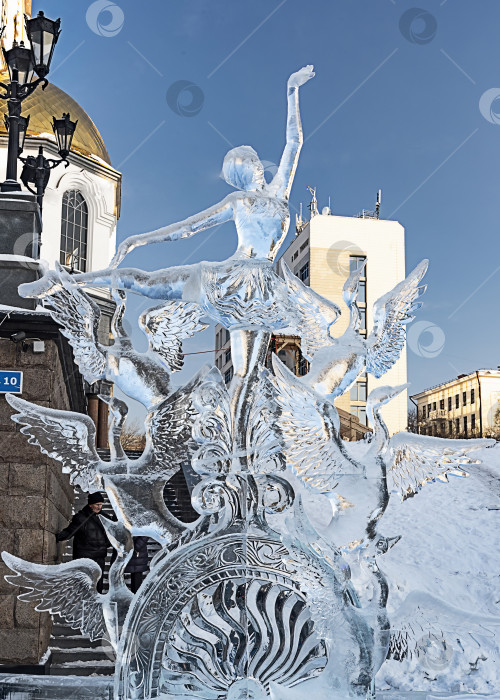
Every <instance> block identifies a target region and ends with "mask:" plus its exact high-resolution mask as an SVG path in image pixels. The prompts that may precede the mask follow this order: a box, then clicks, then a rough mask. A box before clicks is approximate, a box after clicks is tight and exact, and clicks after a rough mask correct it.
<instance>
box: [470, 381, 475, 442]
mask: <svg viewBox="0 0 500 700" xmlns="http://www.w3.org/2000/svg"><path fill="white" fill-rule="evenodd" d="M473 391H474V389H473ZM470 429H471V431H472V432H474V430H475V429H476V414H475V413H473V414H472V416H471V417H470Z"/></svg>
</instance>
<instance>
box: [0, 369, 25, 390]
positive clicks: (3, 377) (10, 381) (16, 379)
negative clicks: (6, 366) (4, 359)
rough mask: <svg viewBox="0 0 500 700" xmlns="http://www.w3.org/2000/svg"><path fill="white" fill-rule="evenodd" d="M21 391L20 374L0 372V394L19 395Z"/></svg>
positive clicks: (21, 379) (21, 374)
mask: <svg viewBox="0 0 500 700" xmlns="http://www.w3.org/2000/svg"><path fill="white" fill-rule="evenodd" d="M22 391H23V373H22V372H4V371H3V370H0V394H6V393H7V392H9V393H11V394H21V393H22Z"/></svg>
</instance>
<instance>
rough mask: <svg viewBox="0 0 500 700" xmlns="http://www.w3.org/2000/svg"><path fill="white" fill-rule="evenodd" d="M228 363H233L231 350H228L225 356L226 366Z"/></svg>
mask: <svg viewBox="0 0 500 700" xmlns="http://www.w3.org/2000/svg"><path fill="white" fill-rule="evenodd" d="M228 362H231V348H229V349H228V350H226V354H225V356H224V364H227V363H228Z"/></svg>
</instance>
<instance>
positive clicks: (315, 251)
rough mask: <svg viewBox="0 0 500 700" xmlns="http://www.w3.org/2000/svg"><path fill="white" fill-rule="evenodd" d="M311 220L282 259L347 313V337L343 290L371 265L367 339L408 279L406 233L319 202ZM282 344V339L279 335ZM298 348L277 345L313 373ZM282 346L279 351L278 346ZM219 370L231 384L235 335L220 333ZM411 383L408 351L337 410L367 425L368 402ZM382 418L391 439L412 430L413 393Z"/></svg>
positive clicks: (365, 283)
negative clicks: (376, 392)
mask: <svg viewBox="0 0 500 700" xmlns="http://www.w3.org/2000/svg"><path fill="white" fill-rule="evenodd" d="M310 208H311V218H310V220H309V221H308V222H306V223H304V222H302V221H301V220H300V219H299V220H298V222H297V233H296V236H295V239H294V240H293V242H292V243H291V244H290V246H289V247H288V248H287V249H286V250H285V252H284V253H283V256H282V258H281V259H280V262H278V272H280V264H281V260H284V261H285V262H286V263H287V265H288V267H289V268H290V270H291V271H292V272H293V273H294V274H296V275H297V276H298V277H299V278H300V279H301V280H302V281H303V282H304V283H305V284H307V285H309V286H311V288H312V289H314V291H316V292H318V293H319V294H321V295H322V296H324V297H325V298H327V299H329V300H331V301H334V302H335V303H336V304H338V305H339V306H340V307H341V308H342V311H343V313H342V316H341V317H340V318H339V319H338V321H337V322H336V324H335V326H334V327H333V335H335V336H336V337H338V336H341V335H342V333H343V332H344V331H345V330H346V328H347V326H348V323H349V313H348V310H347V307H346V306H345V304H344V302H343V299H342V287H343V286H344V283H345V281H346V280H347V278H348V277H349V275H350V273H351V272H353V271H354V270H356V269H357V267H358V266H359V265H360V264H361V263H362V262H364V261H365V260H366V267H365V277H363V278H362V279H361V283H360V289H359V295H358V306H359V308H360V311H361V320H362V323H363V324H364V334H365V335H366V334H369V333H370V331H371V329H372V326H373V318H372V307H373V304H374V302H375V301H376V300H377V299H378V298H379V297H381V296H382V295H383V294H386V292H388V291H390V290H391V289H392V288H393V287H394V286H395V285H396V284H398V282H401V281H402V280H403V279H404V277H405V239H404V228H403V227H402V226H401V224H400V223H398V222H397V221H387V220H382V219H380V218H378V211H377V212H366V211H363V212H362V213H361V214H360V215H359V216H357V217H348V216H333V215H332V214H331V213H330V209H329V208H328V207H325V208H324V209H323V211H322V213H321V214H320V213H318V210H317V203H316V199H315V197H314V198H313V202H312V203H311V206H310ZM278 339H279V336H278ZM297 343H298V341H296V342H295V343H293V342H291V340H290V339H289V338H288V337H287V339H286V343H280V342H279V341H278V342H277V343H276V341H275V344H276V347H275V348H273V350H276V351H277V353H278V355H279V356H280V358H281V359H282V360H283V361H285V362H286V363H287V364H288V366H290V367H291V368H292V369H293V368H294V365H295V369H296V371H297V373H298V374H303V373H305V372H306V371H307V363H306V362H305V360H303V359H302V358H300V354H299V355H297ZM278 346H279V347H278ZM215 361H216V365H217V366H218V367H219V369H220V370H221V372H222V375H223V376H224V378H225V380H226V382H227V381H229V380H230V379H231V376H232V364H231V350H230V342H229V333H226V331H225V329H223V328H222V327H221V326H217V328H216V356H215ZM406 380H407V369H406V350H405V349H404V350H403V352H402V353H401V357H400V359H399V360H398V361H397V362H396V363H395V365H394V366H393V367H392V368H391V369H390V370H389V372H387V373H386V374H385V375H384V376H383V377H382V378H381V379H375V378H374V377H372V376H371V375H368V376H367V375H363V376H362V377H360V378H359V379H358V381H357V382H356V385H355V386H354V387H353V388H352V389H351V391H350V392H348V393H347V394H345V395H344V396H341V397H339V398H338V399H337V400H336V402H335V405H336V406H337V407H338V408H340V409H342V410H343V411H346V412H347V413H350V414H352V415H354V416H355V417H356V418H357V419H358V420H359V422H360V423H361V424H366V398H367V395H368V393H369V392H370V391H371V390H372V389H374V388H375V387H377V386H383V385H385V384H390V385H393V386H396V385H399V384H405V383H406ZM382 414H383V416H384V419H385V421H386V423H387V426H388V428H389V431H390V433H391V434H393V433H396V432H398V431H400V430H405V429H406V426H407V416H408V411H407V392H406V391H404V392H402V393H401V394H400V395H399V396H397V397H396V398H395V399H393V400H392V401H391V402H390V403H389V404H387V405H386V406H384V408H383V409H382Z"/></svg>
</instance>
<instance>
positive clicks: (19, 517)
mask: <svg viewBox="0 0 500 700" xmlns="http://www.w3.org/2000/svg"><path fill="white" fill-rule="evenodd" d="M0 369H4V370H22V371H23V373H24V382H23V393H22V398H23V399H26V400H28V401H33V402H34V403H36V404H39V405H42V406H49V407H51V408H57V409H69V408H70V406H69V399H68V394H67V390H66V385H65V381H64V375H63V370H62V367H61V362H60V357H59V353H58V349H57V345H56V342H55V341H53V340H45V352H43V353H40V354H34V353H33V351H32V348H31V346H30V345H28V349H27V351H23V348H22V344H21V343H13V342H12V341H11V340H9V339H2V338H0ZM12 413H13V410H12V409H11V407H10V406H9V405H8V403H7V401H6V399H5V395H3V394H1V395H0V547H1V548H2V549H3V550H6V551H7V552H10V553H11V554H14V555H16V556H19V557H21V558H22V559H26V560H28V561H33V562H38V563H44V564H54V563H57V562H58V561H59V552H58V548H60V545H57V544H56V542H55V538H54V533H56V532H57V531H58V530H60V529H62V528H63V527H65V526H66V524H67V523H68V520H69V519H70V518H71V505H72V503H73V499H74V495H73V489H72V487H71V486H70V483H69V478H68V476H67V475H66V474H62V472H61V467H60V465H59V463H57V462H55V461H53V460H51V459H50V458H48V457H46V456H45V455H42V454H41V452H40V450H39V449H38V447H35V446H33V445H30V444H29V443H28V439H27V437H26V436H24V435H22V434H21V433H20V426H18V425H17V424H16V423H14V422H13V421H12V420H11V419H10V416H11V414H12ZM8 571H9V570H8V569H7V567H6V566H5V565H4V564H3V562H1V563H0V663H3V664H14V663H19V664H21V663H22V664H36V663H38V661H39V660H40V658H41V656H42V655H43V653H44V652H45V650H46V649H47V645H48V640H49V637H50V632H51V625H52V623H51V619H50V615H49V614H48V613H39V612H36V611H35V610H34V604H33V603H31V602H22V601H20V600H18V599H17V598H16V594H17V593H18V592H19V591H18V589H17V588H15V587H14V586H11V585H10V584H9V583H7V582H6V581H5V580H4V578H3V577H4V574H5V573H7V572H8Z"/></svg>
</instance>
